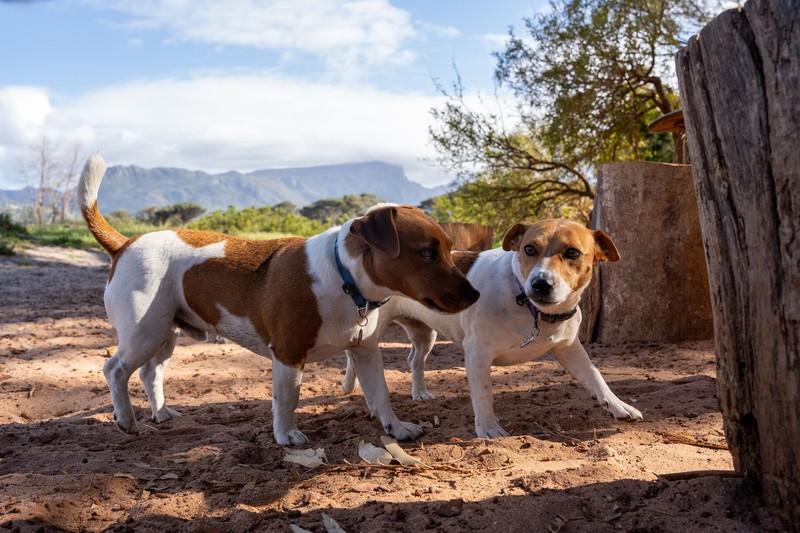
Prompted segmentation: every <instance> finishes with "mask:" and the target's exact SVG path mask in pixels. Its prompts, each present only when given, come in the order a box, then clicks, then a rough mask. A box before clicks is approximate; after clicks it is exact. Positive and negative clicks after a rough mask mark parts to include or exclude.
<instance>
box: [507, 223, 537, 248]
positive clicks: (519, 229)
mask: <svg viewBox="0 0 800 533" xmlns="http://www.w3.org/2000/svg"><path fill="white" fill-rule="evenodd" d="M529 227H531V223H530V222H520V223H518V224H514V225H513V226H511V229H509V230H508V231H507V232H506V235H505V237H503V250H505V251H509V250H515V251H519V241H520V239H521V238H522V236H523V235H525V232H526V231H528V228H529Z"/></svg>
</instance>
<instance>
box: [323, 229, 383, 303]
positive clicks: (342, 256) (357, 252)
mask: <svg viewBox="0 0 800 533" xmlns="http://www.w3.org/2000/svg"><path fill="white" fill-rule="evenodd" d="M351 224H352V221H351V220H349V221H347V222H345V223H344V225H342V227H341V228H340V229H339V232H338V234H337V235H336V238H335V239H334V246H335V247H336V251H337V252H338V256H339V257H338V263H339V264H340V265H341V267H342V269H345V270H347V272H349V273H350V276H352V279H353V280H354V284H355V285H356V286H357V287H358V291H359V292H360V293H361V296H362V297H363V298H364V299H365V300H367V301H370V302H380V301H382V300H384V299H386V298H388V297H389V296H394V295H395V294H396V293H395V292H394V291H392V290H390V289H389V288H387V287H384V286H382V285H378V284H377V283H375V282H374V281H373V279H372V277H371V276H370V275H369V273H368V272H367V269H366V268H365V267H364V256H365V255H366V254H368V253H370V252H369V246H368V245H367V244H366V243H364V241H363V240H362V239H361V237H359V236H358V235H354V234H352V233H350V225H351ZM335 255H336V254H334V253H333V250H331V256H332V257H331V259H332V260H333V261H334V262H337V261H336V257H335ZM337 266H338V265H337ZM343 281H345V282H346V281H347V280H344V279H343ZM340 285H341V283H340ZM354 301H355V300H354ZM370 308H371V309H372V308H373V307H372V306H371V305H370Z"/></svg>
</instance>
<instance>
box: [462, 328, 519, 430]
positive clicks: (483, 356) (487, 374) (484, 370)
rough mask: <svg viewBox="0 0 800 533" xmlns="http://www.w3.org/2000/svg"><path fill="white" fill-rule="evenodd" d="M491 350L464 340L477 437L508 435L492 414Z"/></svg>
mask: <svg viewBox="0 0 800 533" xmlns="http://www.w3.org/2000/svg"><path fill="white" fill-rule="evenodd" d="M490 354H491V351H490V350H489V349H488V348H487V347H485V346H481V345H480V344H479V343H477V342H475V341H474V340H473V339H469V338H467V339H465V340H464V359H465V364H466V367H467V381H468V382H469V393H470V397H471V398H472V411H473V412H474V414H475V434H476V435H477V436H478V438H479V439H494V438H497V437H508V432H507V431H506V430H505V429H503V428H502V427H501V426H500V423H499V422H498V421H497V416H495V414H494V405H493V403H494V400H493V398H492V358H491V355H490Z"/></svg>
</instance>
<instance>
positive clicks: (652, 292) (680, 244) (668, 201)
mask: <svg viewBox="0 0 800 533" xmlns="http://www.w3.org/2000/svg"><path fill="white" fill-rule="evenodd" d="M590 226H591V227H592V228H594V229H600V230H603V231H605V232H606V233H608V234H609V235H611V238H612V239H614V242H615V243H616V245H617V248H619V252H620V255H621V256H622V260H621V261H620V262H618V263H602V264H599V265H597V267H596V268H595V277H594V279H593V280H592V284H591V285H590V286H589V288H588V289H587V291H586V292H585V293H584V295H583V298H582V301H581V312H582V313H583V321H582V322H581V339H582V340H584V341H586V342H603V343H618V342H631V341H641V342H652V341H656V342H657V341H662V342H679V341H686V340H698V339H711V338H712V337H713V336H714V328H713V324H712V317H711V301H710V299H709V290H708V275H707V273H706V261H705V256H704V255H703V240H702V237H701V233H700V220H699V217H698V214H697V201H696V200H695V194H694V182H693V181H692V172H691V168H690V167H689V166H687V165H670V164H666V163H647V162H644V161H622V162H617V163H607V164H605V165H600V168H599V169H598V177H597V195H596V196H595V201H594V210H593V211H592V222H591V224H590Z"/></svg>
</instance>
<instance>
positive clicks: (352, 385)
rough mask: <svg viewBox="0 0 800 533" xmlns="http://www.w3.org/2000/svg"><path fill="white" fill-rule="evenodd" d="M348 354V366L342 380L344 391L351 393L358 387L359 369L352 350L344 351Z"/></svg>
mask: <svg viewBox="0 0 800 533" xmlns="http://www.w3.org/2000/svg"><path fill="white" fill-rule="evenodd" d="M344 353H345V355H346V356H347V368H346V369H345V371H344V379H343V380H342V392H344V393H345V394H350V393H351V392H353V391H354V390H356V387H358V369H357V368H356V365H357V364H358V363H357V362H356V358H355V357H354V356H353V354H352V353H350V350H345V351H344Z"/></svg>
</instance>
